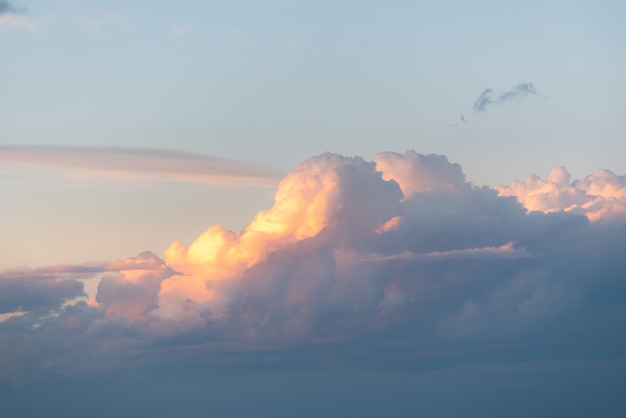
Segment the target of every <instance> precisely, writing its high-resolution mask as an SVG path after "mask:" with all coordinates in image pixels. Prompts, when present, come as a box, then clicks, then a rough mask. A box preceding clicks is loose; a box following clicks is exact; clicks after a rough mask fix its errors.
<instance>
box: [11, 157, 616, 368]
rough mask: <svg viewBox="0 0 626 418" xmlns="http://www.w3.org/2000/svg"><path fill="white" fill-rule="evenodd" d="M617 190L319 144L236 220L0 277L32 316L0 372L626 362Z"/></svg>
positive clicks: (610, 177) (557, 174) (14, 328)
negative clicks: (269, 200)
mask: <svg viewBox="0 0 626 418" xmlns="http://www.w3.org/2000/svg"><path fill="white" fill-rule="evenodd" d="M117 152H120V151H115V152H114V153H113V154H114V155H117V154H116V153H117ZM87 155H90V154H87ZM123 155H127V154H124V153H123ZM130 155H133V154H132V153H130ZM165 155H169V154H168V153H165ZM161 156H162V155H161ZM74 159H76V156H74V157H73V159H72V160H71V161H74ZM46 161H47V160H46ZM95 161H101V160H100V159H96V160H95ZM142 161H143V160H141V161H140V163H141V164H140V165H143V167H144V168H142V170H145V164H146V163H145V161H143V162H142ZM157 161H159V164H162V161H161V160H157ZM184 161H188V160H184ZM191 161H193V158H191ZM116 169H117V170H119V169H120V168H119V167H117V168H116ZM625 185H626V177H624V176H617V175H615V174H613V173H612V172H609V171H608V170H600V171H597V172H596V173H594V174H593V175H591V176H588V177H586V178H585V179H584V180H580V181H574V182H572V181H570V178H569V173H567V170H565V169H564V168H561V167H560V168H557V169H555V170H553V172H552V173H550V175H549V176H548V178H546V179H545V180H543V179H539V178H536V177H530V178H529V180H527V181H525V182H523V183H520V182H514V183H513V184H512V185H511V186H507V187H500V188H496V189H492V188H489V187H475V186H474V185H473V184H472V183H470V182H468V181H467V180H466V178H465V175H464V173H463V171H462V169H461V167H460V166H459V165H458V164H454V163H450V162H449V161H448V159H447V158H446V157H445V156H442V155H435V154H430V155H423V154H419V153H416V152H415V151H407V152H406V153H404V154H399V153H394V152H384V153H380V154H378V155H376V157H375V158H374V161H366V160H364V159H362V158H360V157H345V156H341V155H336V154H331V153H326V154H323V155H320V156H317V157H314V158H311V159H309V160H307V161H305V162H303V163H302V164H300V165H299V166H298V167H296V168H295V169H294V170H293V171H291V172H290V173H289V174H287V176H286V177H285V178H284V179H283V180H282V181H281V182H280V183H279V185H278V188H277V190H276V193H275V199H274V204H273V206H272V207H270V208H269V209H267V210H263V211H260V212H259V213H257V215H256V216H255V217H254V219H253V220H252V221H251V222H250V223H249V224H248V225H247V226H246V227H245V228H244V229H243V230H241V231H240V232H236V231H231V230H228V229H226V228H224V227H222V226H221V225H219V224H218V225H214V226H212V227H210V228H208V229H207V230H206V231H204V232H202V233H200V234H199V235H198V237H197V238H196V240H195V241H193V242H192V243H190V244H185V243H182V242H179V241H174V242H173V243H172V244H171V245H170V247H169V248H168V249H167V250H166V251H165V254H164V256H163V258H160V257H158V256H156V255H154V254H152V253H149V252H146V253H142V254H140V255H139V256H138V257H134V258H130V259H128V260H125V261H117V262H112V263H99V264H85V265H74V266H53V267H49V268H43V269H37V270H32V271H10V272H4V273H3V274H0V313H6V314H8V315H12V314H14V313H15V312H20V310H29V312H27V313H25V314H22V315H13V316H11V317H8V319H6V320H4V321H3V322H0V379H13V380H16V379H20V378H24V376H31V375H34V374H37V373H60V374H67V373H74V374H84V373H105V372H111V371H112V370H116V369H117V370H133V369H137V368H139V369H141V368H142V367H151V368H152V369H153V370H155V368H156V369H158V368H159V367H163V368H166V369H169V370H171V369H172V368H177V369H181V368H182V369H185V368H187V370H189V369H193V370H194V371H197V370H202V368H204V369H205V370H210V371H212V372H215V371H218V370H248V371H250V370H252V371H254V370H262V369H268V368H269V369H271V370H277V369H280V370H285V369H290V368H297V369H302V368H312V369H319V368H324V367H330V368H336V367H345V368H352V369H354V368H368V369H371V368H379V369H387V370H396V369H399V370H403V371H410V370H423V369H426V368H430V367H434V366H433V361H434V360H433V359H434V358H435V357H436V359H435V360H436V361H435V363H436V364H437V365H438V366H439V367H442V366H445V365H449V364H464V363H471V362H474V361H480V360H481V359H485V358H488V359H490V360H491V361H524V360H529V359H533V360H542V359H551V358H553V356H554V353H555V352H558V353H561V352H563V353H567V355H568V356H569V358H574V359H576V358H611V356H615V355H621V354H623V353H622V351H623V350H622V349H623V347H624V345H625V344H626V322H625V321H623V320H622V318H624V317H625V316H626V292H624V289H626V282H625V278H626V264H625V263H624V248H626V217H625V216H623V214H624V213H626V210H624V208H626V187H625ZM528 202H532V204H531V203H528ZM530 208H533V210H531V209H530ZM85 239H97V237H85ZM84 274H99V275H101V276H100V277H99V279H100V281H99V286H98V290H97V294H96V295H95V298H94V299H93V300H91V301H90V302H89V303H85V302H77V303H72V304H70V303H67V302H68V301H69V300H71V298H74V297H77V296H80V295H81V291H82V288H81V287H80V283H79V282H77V280H79V278H80V277H81V275H84ZM26 337H27V338H26ZM434 349H436V355H435V354H434V351H433V350H434ZM339 365H340V366H339Z"/></svg>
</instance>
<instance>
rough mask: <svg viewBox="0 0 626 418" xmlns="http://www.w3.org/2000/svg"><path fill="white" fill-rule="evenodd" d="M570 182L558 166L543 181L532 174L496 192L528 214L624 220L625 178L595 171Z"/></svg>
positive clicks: (607, 172)
mask: <svg viewBox="0 0 626 418" xmlns="http://www.w3.org/2000/svg"><path fill="white" fill-rule="evenodd" d="M570 179H571V175H570V173H569V172H568V171H567V169H566V168H565V167H563V166H559V167H555V168H554V169H552V171H550V173H549V174H548V176H547V177H546V178H545V179H542V178H540V177H538V176H536V175H534V174H533V175H529V176H528V177H527V178H526V179H525V180H524V181H522V182H520V181H517V180H515V181H513V182H512V183H511V184H510V185H508V186H498V187H496V190H498V192H499V193H500V195H501V196H515V197H516V198H517V199H518V200H519V202H520V203H521V204H522V205H524V207H525V208H526V209H528V210H529V211H541V212H545V213H550V212H560V211H565V212H573V213H580V214H583V215H585V216H586V217H587V218H589V219H590V220H591V221H605V222H606V221H610V220H622V221H623V220H626V176H618V175H616V174H615V173H613V172H612V171H610V170H597V171H596V172H595V173H593V174H591V175H589V176H587V177H585V178H584V179H582V180H574V181H571V180H570Z"/></svg>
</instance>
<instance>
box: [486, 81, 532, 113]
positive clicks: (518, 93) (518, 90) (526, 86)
mask: <svg viewBox="0 0 626 418" xmlns="http://www.w3.org/2000/svg"><path fill="white" fill-rule="evenodd" d="M533 94H537V90H536V89H535V86H533V84H532V83H521V84H518V85H517V86H515V87H514V88H513V89H511V90H508V91H505V92H503V93H501V94H500V95H499V96H497V97H494V91H493V90H492V89H485V91H483V92H482V93H481V95H480V96H479V97H478V99H476V101H475V102H474V110H475V111H477V112H484V111H486V110H487V109H488V108H489V107H490V106H491V105H494V104H496V105H501V104H504V103H507V102H510V101H515V100H522V99H525V98H526V97H528V96H529V95H533Z"/></svg>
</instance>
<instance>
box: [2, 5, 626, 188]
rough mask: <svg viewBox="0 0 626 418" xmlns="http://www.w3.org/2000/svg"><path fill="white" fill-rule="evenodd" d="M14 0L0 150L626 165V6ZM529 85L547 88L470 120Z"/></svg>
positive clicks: (285, 160)
mask: <svg viewBox="0 0 626 418" xmlns="http://www.w3.org/2000/svg"><path fill="white" fill-rule="evenodd" d="M14 3H15V4H14V5H15V6H16V7H17V8H20V7H24V8H28V10H29V12H28V14H27V15H26V16H27V17H28V18H30V19H32V20H33V21H34V22H36V24H37V29H36V30H29V29H27V28H23V29H7V30H3V31H2V32H0V54H1V56H2V61H1V63H2V64H1V66H0V77H2V79H3V80H4V85H5V87H4V93H3V94H2V96H1V97H0V114H1V115H2V118H1V119H0V138H1V142H2V144H53V145H83V146H84V145H98V146H102V145H121V146H137V147H160V148H176V149H183V150H190V151H196V152H202V153H205V154H209V155H214V156H219V157H224V158H234V159H242V160H252V161H256V162H262V163H265V164H268V165H273V166H277V167H279V168H283V169H291V168H293V167H294V166H295V165H296V164H297V163H299V162H301V161H302V160H304V159H306V158H309V157H310V156H312V155H315V154H319V153H321V152H324V151H335V152H340V153H344V154H349V155H354V154H357V155H363V156H364V157H366V158H370V157H371V156H373V154H374V153H376V152H378V151H382V150H395V151H404V150H405V149H407V148H414V149H416V150H417V151H418V152H422V153H430V152H435V153H441V154H445V155H447V156H448V157H449V158H450V159H451V160H453V161H456V162H458V163H460V164H461V165H462V166H463V167H464V169H465V171H466V174H467V175H468V177H469V179H470V180H472V181H474V182H475V183H477V184H497V183H505V182H509V181H510V180H512V179H513V178H520V177H523V176H525V175H527V174H528V173H529V172H536V173H537V174H541V175H545V173H546V172H547V171H548V170H549V169H550V168H552V167H553V166H555V165H559V164H563V165H566V166H567V167H568V168H569V169H570V171H572V173H573V174H574V176H579V177H581V176H584V175H586V174H588V173H590V172H591V171H592V170H595V169H596V168H600V167H606V168H610V169H613V170H615V171H617V172H623V171H625V169H626V167H625V163H624V160H623V158H621V155H624V154H625V153H626V145H624V144H625V143H626V142H625V141H623V140H622V139H623V132H624V131H625V129H626V122H625V119H624V118H623V112H624V110H625V109H626V94H625V93H626V78H625V77H624V76H623V74H625V73H626V58H624V56H625V54H624V53H623V51H625V50H626V29H625V28H624V25H623V19H622V17H623V16H624V15H625V13H626V6H624V4H623V2H617V1H612V2H606V1H605V2H571V1H567V2H566V1H560V2H538V1H537V2H471V3H469V2H460V1H456V2H455V1H448V2H437V3H436V4H435V3H434V2H411V1H390V2H371V1H365V2H364V1H343V2H336V1H333V2H308V3H298V4H295V3H294V2H287V1H274V2H252V1H234V2H199V1H187V2H177V3H172V2H152V1H150V2H148V1H134V2H121V1H112V2H107V3H102V2H95V1H91V2H88V1H80V2H78V1H45V2H44V1H37V0H32V1H20V2H19V3H18V2H14ZM519 83H533V84H534V85H535V87H536V88H537V92H538V94H537V95H535V96H532V97H529V98H528V99H527V100H525V101H523V102H520V103H508V104H506V105H503V106H500V107H499V108H496V107H494V108H492V109H490V110H489V111H488V112H486V113H485V114H481V115H479V116H476V115H473V114H472V105H473V103H474V100H475V99H476V98H477V97H478V96H479V95H480V93H481V92H482V91H483V90H484V89H486V88H492V89H494V90H495V91H496V92H502V91H506V90H509V89H511V88H513V87H514V86H515V85H517V84H519ZM461 114H463V115H464V116H465V117H466V119H468V120H470V124H467V125H463V126H459V127H456V128H453V127H450V125H451V124H452V123H457V124H459V123H460V120H459V117H460V115H461Z"/></svg>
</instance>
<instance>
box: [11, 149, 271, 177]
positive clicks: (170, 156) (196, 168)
mask: <svg viewBox="0 0 626 418" xmlns="http://www.w3.org/2000/svg"><path fill="white" fill-rule="evenodd" d="M0 164H4V165H11V166H22V167H35V168H45V169H58V170H62V172H63V173H64V174H65V175H66V176H70V177H101V178H109V179H114V180H124V181H171V182H192V183H208V184H223V185H232V186H242V185H253V186H268V185H273V184H274V183H275V181H276V180H277V179H278V176H279V172H278V171H277V170H273V169H271V168H268V167H264V166H261V165H257V164H252V163H245V162H238V161H230V160H225V159H220V158H214V157H209V156H206V155H202V154H192V153H187V152H179V151H170V150H159V149H139V148H121V147H119V148H114V147H108V148H90V147H60V146H18V145H3V146H0Z"/></svg>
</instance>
